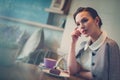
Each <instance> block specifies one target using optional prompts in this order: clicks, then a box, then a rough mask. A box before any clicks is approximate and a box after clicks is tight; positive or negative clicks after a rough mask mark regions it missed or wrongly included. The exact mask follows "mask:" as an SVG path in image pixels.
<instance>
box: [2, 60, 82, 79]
mask: <svg viewBox="0 0 120 80" xmlns="http://www.w3.org/2000/svg"><path fill="white" fill-rule="evenodd" d="M0 80H83V79H81V78H80V77H76V76H70V77H68V78H64V77H60V78H58V77H55V76H51V75H48V74H46V73H45V72H43V71H42V70H41V69H40V68H39V67H38V66H36V65H32V64H27V63H21V62H17V63H15V64H14V65H11V66H0Z"/></svg>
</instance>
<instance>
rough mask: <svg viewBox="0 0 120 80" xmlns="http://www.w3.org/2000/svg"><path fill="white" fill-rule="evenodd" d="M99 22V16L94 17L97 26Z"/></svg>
mask: <svg viewBox="0 0 120 80" xmlns="http://www.w3.org/2000/svg"><path fill="white" fill-rule="evenodd" d="M99 22H100V19H99V17H96V18H95V23H96V24H97V26H99Z"/></svg>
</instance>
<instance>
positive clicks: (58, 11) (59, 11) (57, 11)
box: [45, 8, 64, 14]
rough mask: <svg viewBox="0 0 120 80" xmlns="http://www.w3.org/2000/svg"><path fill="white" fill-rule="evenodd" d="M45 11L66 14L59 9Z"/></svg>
mask: <svg viewBox="0 0 120 80" xmlns="http://www.w3.org/2000/svg"><path fill="white" fill-rule="evenodd" d="M45 11H47V12H52V13H57V14H64V11H62V10H57V9H52V8H46V9H45Z"/></svg>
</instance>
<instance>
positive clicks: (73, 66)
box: [67, 43, 80, 74]
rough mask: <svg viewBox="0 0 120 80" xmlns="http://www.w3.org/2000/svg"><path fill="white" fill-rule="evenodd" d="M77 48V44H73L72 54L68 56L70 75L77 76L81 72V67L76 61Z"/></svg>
mask: <svg viewBox="0 0 120 80" xmlns="http://www.w3.org/2000/svg"><path fill="white" fill-rule="evenodd" d="M75 47H76V44H75V43H72V44H71V50H70V53H69V54H68V59H67V65H68V70H69V73H70V74H75V73H77V72H78V71H79V70H80V66H79V65H78V63H77V61H76V55H75Z"/></svg>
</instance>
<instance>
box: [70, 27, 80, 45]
mask: <svg viewBox="0 0 120 80" xmlns="http://www.w3.org/2000/svg"><path fill="white" fill-rule="evenodd" d="M71 36H72V42H73V43H76V42H77V40H78V38H79V37H80V36H81V33H80V31H79V30H78V27H76V28H75V29H74V31H73V32H72V33H71Z"/></svg>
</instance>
